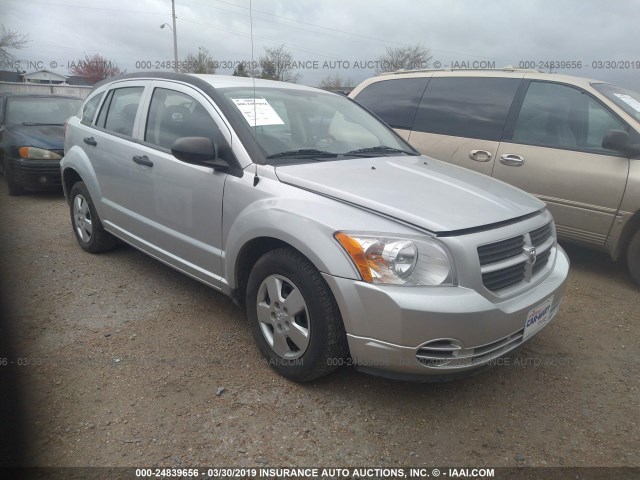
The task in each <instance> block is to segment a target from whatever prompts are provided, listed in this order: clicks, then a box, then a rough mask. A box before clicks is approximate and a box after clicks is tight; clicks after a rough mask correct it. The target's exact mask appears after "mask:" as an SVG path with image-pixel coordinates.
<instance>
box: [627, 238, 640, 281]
mask: <svg viewBox="0 0 640 480" xmlns="http://www.w3.org/2000/svg"><path fill="white" fill-rule="evenodd" d="M627 267H628V268H629V273H630V274H631V278H633V280H634V281H635V282H636V283H637V284H638V285H640V230H638V231H637V232H636V233H635V234H634V235H633V237H632V238H631V241H630V242H629V246H628V247H627Z"/></svg>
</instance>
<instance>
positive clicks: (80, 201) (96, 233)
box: [69, 182, 117, 253]
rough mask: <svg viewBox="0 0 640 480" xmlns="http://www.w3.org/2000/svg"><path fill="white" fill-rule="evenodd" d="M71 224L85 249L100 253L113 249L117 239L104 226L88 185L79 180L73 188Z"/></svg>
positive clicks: (77, 238) (71, 194)
mask: <svg viewBox="0 0 640 480" xmlns="http://www.w3.org/2000/svg"><path fill="white" fill-rule="evenodd" d="M69 196H70V198H71V205H70V210H71V224H72V225H73V233H74V234H75V236H76V240H78V243H79V244H80V247H82V249H83V250H85V251H87V252H90V253H100V252H106V251H108V250H112V249H113V248H114V247H115V246H116V242H117V240H116V239H115V237H113V236H112V235H111V234H109V233H108V232H106V231H105V230H104V228H102V223H101V222H100V218H99V217H98V212H96V209H95V207H94V205H93V200H91V196H90V195H89V191H88V190H87V187H86V185H85V184H84V183H83V182H77V183H76V184H75V185H73V188H71V193H70V195H69Z"/></svg>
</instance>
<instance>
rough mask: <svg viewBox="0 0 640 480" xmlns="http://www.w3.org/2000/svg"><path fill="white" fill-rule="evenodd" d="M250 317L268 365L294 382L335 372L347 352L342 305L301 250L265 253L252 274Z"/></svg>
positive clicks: (256, 339) (250, 279)
mask: <svg viewBox="0 0 640 480" xmlns="http://www.w3.org/2000/svg"><path fill="white" fill-rule="evenodd" d="M246 308H247V317H248V319H249V323H250V326H251V329H252V331H253V336H254V339H255V341H256V343H257V344H258V348H259V349H260V352H261V353H262V355H263V356H264V358H265V359H266V360H267V362H268V363H269V366H271V368H273V369H274V370H276V371H277V372H278V373H280V374H281V375H282V376H284V377H286V378H289V379H291V380H294V381H296V382H309V381H311V380H315V379H316V378H319V377H322V376H324V375H327V374H328V373H331V372H332V371H334V370H335V369H336V368H338V366H339V365H341V364H342V363H343V362H342V360H343V359H344V358H345V357H346V355H347V354H348V347H347V340H346V334H345V331H344V326H343V323H342V317H341V315H340V310H339V309H338V305H337V303H336V301H335V298H334V297H333V294H332V293H331V290H330V289H329V286H328V285H327V283H326V282H325V280H324V278H322V275H321V274H320V272H319V271H318V270H317V269H316V268H315V267H314V266H313V264H312V263H311V262H310V261H309V260H308V259H307V258H306V257H304V256H303V255H302V254H301V253H299V252H297V251H296V250H293V249H290V248H279V249H276V250H272V251H270V252H267V253H266V254H264V255H263V256H262V257H261V258H260V259H259V260H258V261H257V262H256V264H255V265H254V267H253V269H252V270H251V274H250V275H249V281H248V284H247V294H246Z"/></svg>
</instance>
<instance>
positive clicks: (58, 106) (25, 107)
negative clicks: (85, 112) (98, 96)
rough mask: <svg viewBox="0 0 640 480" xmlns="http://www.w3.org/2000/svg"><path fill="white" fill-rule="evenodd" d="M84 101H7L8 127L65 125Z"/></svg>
mask: <svg viewBox="0 0 640 480" xmlns="http://www.w3.org/2000/svg"><path fill="white" fill-rule="evenodd" d="M81 104H82V100H80V99H75V98H62V97H59V98H56V97H16V98H9V99H8V100H7V113H6V116H5V123H6V124H7V125H21V124H22V125H63V124H64V122H65V121H66V120H67V119H68V118H69V117H71V116H72V115H75V114H76V113H77V112H78V109H79V108H80V105H81Z"/></svg>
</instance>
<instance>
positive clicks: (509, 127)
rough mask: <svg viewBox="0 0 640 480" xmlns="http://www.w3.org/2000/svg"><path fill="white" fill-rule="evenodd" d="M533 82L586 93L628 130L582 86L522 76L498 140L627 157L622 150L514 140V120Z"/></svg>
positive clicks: (625, 123)
mask: <svg viewBox="0 0 640 480" xmlns="http://www.w3.org/2000/svg"><path fill="white" fill-rule="evenodd" d="M534 82H535V83H551V84H553V85H562V86H565V87H570V88H573V89H575V90H578V91H579V92H580V93H582V94H584V95H588V96H589V98H591V99H592V100H595V102H596V103H598V104H599V105H600V106H601V107H602V108H604V109H605V110H606V111H607V112H609V113H610V114H611V115H613V117H614V118H616V119H617V120H618V121H620V123H622V124H623V125H624V126H625V131H626V132H629V129H630V126H629V123H628V122H627V121H625V120H624V119H623V118H622V117H620V115H618V114H617V113H616V112H614V111H613V110H611V108H609V106H607V105H606V104H605V103H604V102H603V101H602V100H600V99H599V98H598V97H596V96H595V95H593V94H592V93H591V92H588V91H587V90H585V89H584V88H582V87H579V86H577V85H574V84H572V83H567V82H561V81H556V80H539V79H535V78H524V79H523V81H522V85H521V86H520V87H519V89H518V91H517V92H516V95H515V98H514V101H513V103H512V105H511V110H510V111H509V114H508V115H507V124H506V125H505V128H504V130H503V134H502V136H501V138H500V142H506V143H512V144H514V145H528V146H531V147H542V148H551V149H554V150H566V151H569V152H580V153H589V154H592V155H605V156H608V157H621V158H629V156H628V155H627V154H624V153H622V152H620V153H616V152H615V151H613V150H612V151H611V152H604V151H601V150H598V151H595V150H589V149H586V148H566V147H556V146H550V145H540V144H534V143H524V142H516V141H514V140H513V133H514V131H515V126H516V121H517V120H518V116H519V115H520V110H521V109H522V104H523V103H524V98H525V96H526V94H527V91H528V90H529V85H531V83H534Z"/></svg>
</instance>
